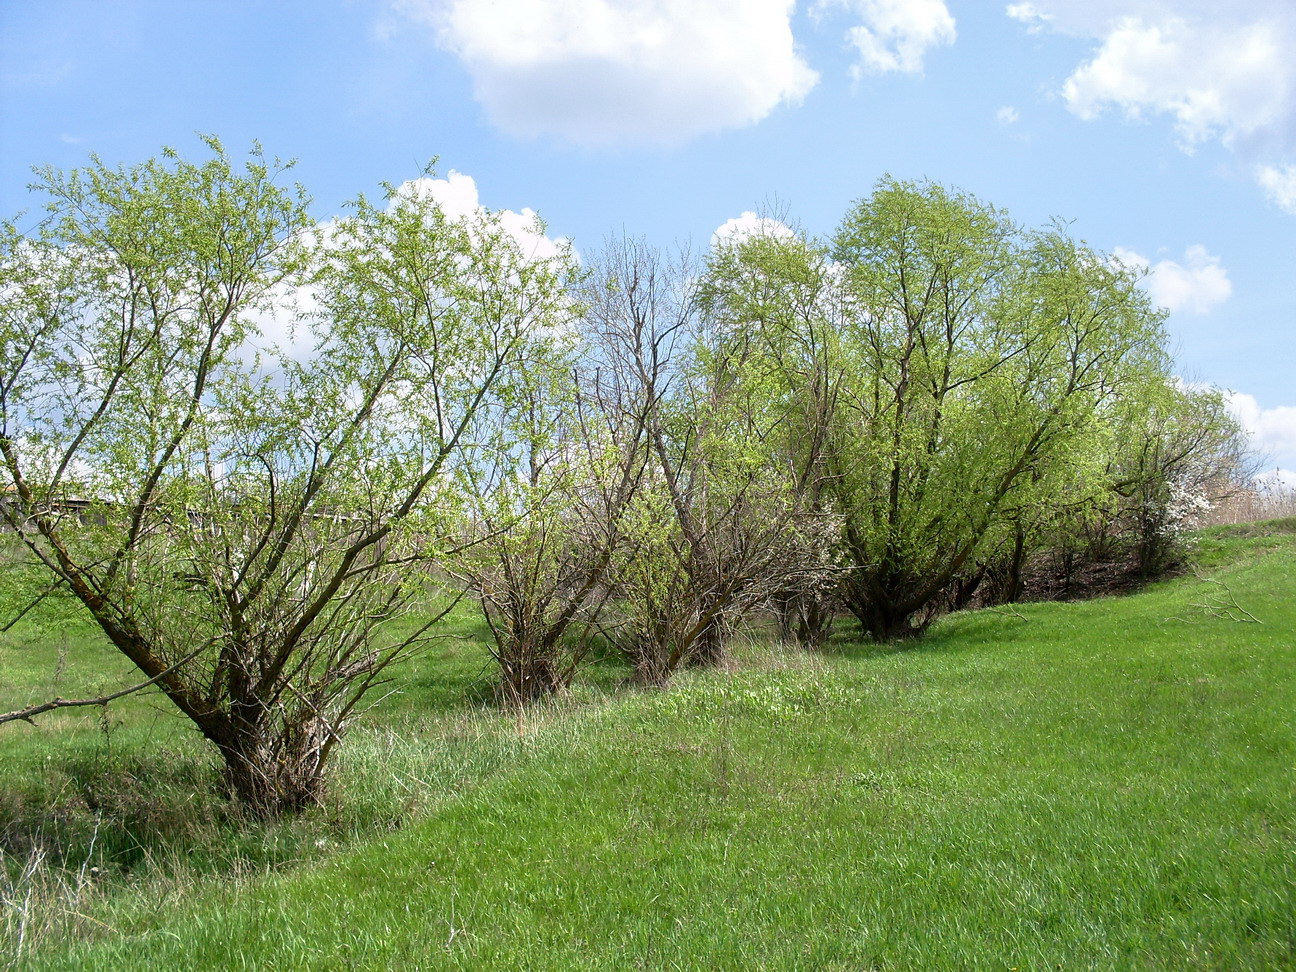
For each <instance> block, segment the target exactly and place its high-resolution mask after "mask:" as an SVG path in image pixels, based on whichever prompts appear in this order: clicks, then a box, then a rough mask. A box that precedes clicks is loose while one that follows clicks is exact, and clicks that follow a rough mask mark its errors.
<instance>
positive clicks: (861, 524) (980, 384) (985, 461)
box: [710, 179, 1168, 638]
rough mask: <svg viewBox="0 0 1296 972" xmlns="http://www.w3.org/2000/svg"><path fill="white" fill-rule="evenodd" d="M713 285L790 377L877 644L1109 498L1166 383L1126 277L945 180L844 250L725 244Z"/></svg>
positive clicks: (783, 378) (903, 192) (1145, 311)
mask: <svg viewBox="0 0 1296 972" xmlns="http://www.w3.org/2000/svg"><path fill="white" fill-rule="evenodd" d="M710 286H711V294H712V297H711V299H712V301H713V302H714V303H715V304H716V305H718V306H720V307H722V308H723V309H724V313H725V315H726V316H727V318H728V319H729V320H730V321H731V325H730V326H731V327H732V328H733V329H735V330H743V329H744V328H745V329H747V330H749V331H750V332H752V333H754V334H755V335H757V336H758V340H759V350H758V353H759V355H760V356H762V357H763V358H764V359H765V360H766V361H768V362H769V363H770V367H771V369H773V370H775V371H777V373H778V374H779V376H780V383H781V386H782V387H781V390H780V394H781V396H782V397H783V399H784V400H785V401H787V403H788V406H787V411H788V414H789V416H790V417H792V419H793V427H794V428H795V429H796V430H797V432H798V433H799V435H800V438H801V441H802V442H804V443H806V444H807V446H806V447H803V449H802V453H801V454H802V456H804V459H803V461H805V462H807V463H809V464H811V465H812V466H813V468H814V469H816V470H817V474H818V475H817V481H818V482H819V483H820V484H822V485H821V492H823V493H825V494H826V495H827V496H828V497H830V498H831V502H832V505H833V508H834V510H835V512H836V513H838V514H839V515H840V516H841V517H842V537H843V541H842V543H843V549H844V550H845V552H846V554H847V557H848V561H849V563H850V566H851V569H850V571H849V572H848V573H847V574H846V575H845V580H844V588H843V590H844V597H845V601H846V603H847V605H848V606H849V607H850V609H851V610H852V611H853V612H854V613H855V614H856V615H857V617H858V618H859V619H860V621H861V622H862V623H863V625H864V627H865V629H866V630H867V631H869V633H871V634H873V635H874V636H875V637H878V638H889V637H895V636H899V635H905V634H910V633H913V632H914V631H915V630H920V629H921V628H922V627H923V626H925V625H926V624H927V623H929V622H930V620H931V618H932V617H934V616H935V613H936V612H937V611H938V610H939V608H940V607H941V606H942V604H943V598H944V597H945V595H946V592H947V590H948V588H949V586H950V585H951V583H952V582H954V581H955V580H956V579H957V578H959V577H960V576H962V574H963V573H964V572H966V571H970V570H972V569H973V568H974V567H975V566H976V565H977V563H978V561H981V560H984V559H987V558H989V557H991V556H992V555H993V554H994V551H995V550H996V549H997V548H998V547H999V546H1001V545H1002V544H1003V543H1004V541H1005V538H1006V537H1007V536H1009V535H1010V534H1011V533H1012V532H1013V530H1015V529H1016V527H1015V524H1016V523H1017V522H1018V521H1019V520H1020V518H1021V516H1022V514H1023V512H1024V511H1029V510H1037V509H1040V508H1044V509H1050V508H1052V509H1056V508H1058V507H1060V506H1063V505H1065V504H1067V503H1074V502H1078V501H1080V500H1082V499H1084V498H1089V497H1093V496H1096V495H1098V494H1101V493H1102V492H1103V491H1104V490H1106V489H1108V488H1109V487H1110V479H1107V478H1104V474H1105V472H1106V462H1107V458H1108V456H1109V455H1110V450H1109V449H1108V448H1106V446H1107V445H1108V444H1109V443H1110V442H1111V439H1112V435H1113V430H1114V427H1115V423H1116V420H1117V416H1118V415H1119V412H1120V408H1121V406H1122V402H1123V401H1124V399H1125V396H1128V395H1131V394H1133V393H1134V392H1135V390H1136V389H1139V388H1140V387H1142V386H1144V385H1147V384H1149V383H1155V384H1161V385H1164V384H1165V383H1166V382H1167V380H1168V379H1167V377H1166V374H1167V368H1168V361H1167V359H1166V356H1165V354H1164V351H1163V347H1164V334H1163V331H1162V328H1161V318H1160V316H1159V315H1158V314H1157V313H1156V312H1154V311H1153V310H1152V308H1151V306H1150V304H1149V303H1148V301H1147V298H1146V297H1145V296H1144V295H1143V294H1142V293H1141V292H1140V291H1139V290H1138V289H1137V288H1136V287H1135V281H1134V279H1133V278H1132V276H1131V275H1130V274H1129V273H1127V272H1126V271H1125V270H1123V269H1122V268H1120V267H1118V266H1113V265H1112V264H1110V263H1109V262H1108V261H1106V260H1104V259H1103V257H1102V256H1101V255H1100V254H1097V253H1095V252H1093V251H1092V250H1090V249H1088V248H1087V247H1085V246H1084V245H1082V244H1080V243H1077V242H1075V241H1074V240H1072V239H1071V238H1069V237H1068V236H1067V235H1066V234H1065V233H1064V232H1062V231H1061V230H1058V229H1050V230H1046V231H1042V232H1035V233H1027V232H1024V231H1022V230H1020V229H1019V228H1018V227H1016V226H1015V225H1014V224H1013V223H1011V222H1010V221H1009V220H1008V218H1007V217H1006V216H1005V215H1004V214H1003V213H1002V212H1000V211H998V210H995V209H993V208H992V207H990V206H987V205H986V204H984V203H982V202H980V201H979V200H977V199H974V198H972V197H970V196H966V195H963V194H959V193H956V192H952V191H949V190H946V189H944V188H942V187H940V186H936V185H932V184H917V183H906V182H899V181H896V180H890V179H888V180H883V181H882V182H880V183H879V184H878V186H877V188H876V190H875V191H874V193H873V195H872V196H870V197H869V198H867V199H865V200H863V201H861V202H860V203H858V204H857V205H856V206H855V207H854V208H853V209H852V210H851V211H850V212H849V213H848V214H847V216H846V218H845V219H844V220H843V222H842V224H841V226H840V228H839V229H838V231H837V234H836V236H835V237H834V240H833V245H832V248H831V251H825V250H824V249H821V248H819V247H816V246H815V245H813V244H811V243H808V242H806V241H804V240H801V239H796V238H783V237H767V238H757V239H755V240H751V241H748V242H745V243H743V244H742V245H740V246H734V247H730V248H729V249H728V250H727V251H726V252H725V253H723V254H722V255H721V258H720V259H718V260H716V261H715V262H714V264H713V267H712V276H711V282H710Z"/></svg>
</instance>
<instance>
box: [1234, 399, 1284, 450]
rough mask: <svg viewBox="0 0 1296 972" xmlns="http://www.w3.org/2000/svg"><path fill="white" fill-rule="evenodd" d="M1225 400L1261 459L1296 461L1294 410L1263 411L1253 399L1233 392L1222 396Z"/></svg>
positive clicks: (1273, 409)
mask: <svg viewBox="0 0 1296 972" xmlns="http://www.w3.org/2000/svg"><path fill="white" fill-rule="evenodd" d="M1225 400H1226V401H1227V403H1228V408H1229V411H1230V412H1232V413H1233V416H1234V417H1235V418H1236V419H1237V420H1238V421H1239V422H1240V423H1241V424H1242V427H1243V428H1245V429H1246V430H1247V432H1248V433H1249V434H1250V436H1251V441H1252V443H1253V444H1254V445H1255V447H1256V448H1257V449H1258V450H1259V451H1260V452H1261V453H1262V454H1263V455H1266V456H1270V457H1272V456H1277V457H1280V458H1282V459H1284V460H1287V461H1290V460H1291V459H1293V458H1296V406H1292V405H1279V406H1278V407H1276V408H1262V407H1261V405H1260V403H1259V402H1258V401H1257V400H1256V398H1255V396H1254V395H1247V394H1244V393H1242V392H1233V391H1231V392H1226V393H1225Z"/></svg>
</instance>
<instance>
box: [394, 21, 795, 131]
mask: <svg viewBox="0 0 1296 972" xmlns="http://www.w3.org/2000/svg"><path fill="white" fill-rule="evenodd" d="M394 5H395V8H396V9H397V10H398V11H399V12H401V13H403V14H405V15H407V16H409V17H411V18H413V19H415V20H417V21H420V22H422V23H424V24H426V25H428V26H430V27H431V28H432V29H433V30H434V31H435V33H436V37H437V41H438V43H439V44H440V46H441V47H443V48H444V49H445V50H447V51H450V52H451V53H453V54H454V55H456V56H457V57H458V58H459V59H460V60H461V61H462V62H463V64H464V66H465V67H466V68H467V70H468V73H469V74H470V75H471V77H472V82H473V91H474V94H475V96H476V98H477V100H478V101H479V102H480V103H481V105H482V106H483V107H484V109H485V111H486V114H487V116H488V117H489V118H490V120H491V122H492V123H493V124H495V125H496V126H498V127H499V128H501V129H503V130H504V131H506V132H508V133H510V134H512V135H517V136H521V137H534V136H542V135H549V136H556V137H558V138H560V139H564V140H567V141H570V142H574V143H578V144H583V145H611V144H624V143H653V142H656V143H662V142H676V141H680V140H683V139H686V138H688V137H690V136H694V135H698V134H701V133H704V132H710V131H716V130H721V129H727V128H735V127H739V126H743V125H749V124H752V123H754V122H757V121H760V120H761V119H762V118H764V117H766V116H767V115H769V114H770V113H771V112H772V111H774V110H775V109H776V108H778V107H779V106H780V105H782V104H787V103H796V102H799V101H800V100H801V99H802V98H803V97H804V96H805V95H806V93H807V92H809V91H810V89H811V88H813V87H814V85H815V83H816V82H817V80H818V75H817V74H816V72H815V71H813V70H812V69H811V68H810V67H809V66H808V65H807V64H806V63H805V61H804V60H803V59H802V58H801V55H800V53H799V51H798V50H797V48H796V44H795V42H794V41H793V37H792V27H791V15H792V12H793V8H794V6H795V0H635V2H625V0H394Z"/></svg>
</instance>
